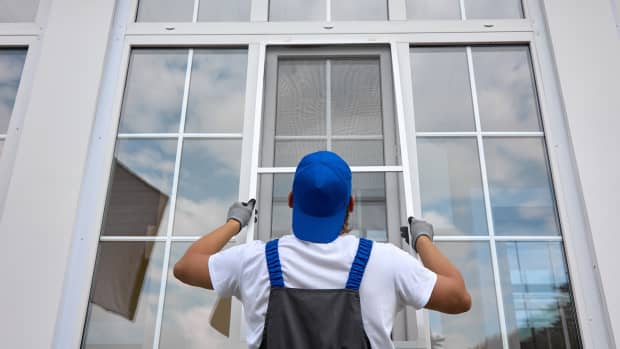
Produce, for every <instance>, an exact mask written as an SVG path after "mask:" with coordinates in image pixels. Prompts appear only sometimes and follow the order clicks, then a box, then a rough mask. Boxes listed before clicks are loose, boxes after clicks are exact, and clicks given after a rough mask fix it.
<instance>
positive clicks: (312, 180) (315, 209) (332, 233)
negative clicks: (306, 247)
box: [293, 151, 351, 243]
mask: <svg viewBox="0 0 620 349" xmlns="http://www.w3.org/2000/svg"><path fill="white" fill-rule="evenodd" d="M350 198H351V169H350V168H349V165H347V163H346V162H345V161H344V160H343V159H342V158H341V157H340V156H338V155H337V154H336V153H332V152H330V151H318V152H315V153H311V154H308V155H306V156H304V157H303V159H301V161H300V162H299V164H298V165H297V169H296V170H295V178H294V179H293V234H295V236H296V237H297V238H298V239H300V240H305V241H309V242H319V243H328V242H332V241H334V240H335V239H336V238H337V237H338V235H339V234H340V231H341V230H342V226H343V224H344V218H345V216H346V214H347V208H348V206H349V200H350Z"/></svg>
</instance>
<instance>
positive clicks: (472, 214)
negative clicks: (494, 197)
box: [418, 137, 487, 235]
mask: <svg viewBox="0 0 620 349" xmlns="http://www.w3.org/2000/svg"><path fill="white" fill-rule="evenodd" d="M418 163H419V171H420V196H421V199H422V215H423V216H424V218H426V219H428V220H429V221H430V222H432V223H433V225H434V227H435V231H436V232H437V234H439V235H477V234H487V222H486V213H485V212H486V211H485V208H484V195H483V192H482V178H481V175H480V160H479V158H478V148H477V144H476V140H475V139H474V138H434V137H433V138H418Z"/></svg>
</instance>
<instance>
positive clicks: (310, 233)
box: [293, 205, 347, 243]
mask: <svg viewBox="0 0 620 349" xmlns="http://www.w3.org/2000/svg"><path fill="white" fill-rule="evenodd" d="M346 213H347V206H346V205H345V207H344V208H343V209H342V210H341V211H339V212H337V213H336V214H334V215H331V216H327V217H316V216H311V215H308V214H306V213H305V212H303V211H302V210H301V209H299V208H296V207H295V206H293V234H295V236H296V237H297V238H298V239H300V240H304V241H309V242H317V243H328V242H332V241H334V240H336V238H337V237H338V235H340V231H341V230H342V226H343V224H344V217H345V215H346Z"/></svg>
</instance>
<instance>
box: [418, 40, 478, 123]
mask: <svg viewBox="0 0 620 349" xmlns="http://www.w3.org/2000/svg"><path fill="white" fill-rule="evenodd" d="M411 78H412V81H413V105H414V111H415V122H416V130H417V131H421V132H433V131H473V130H474V108H473V104H472V97H471V86H470V83H469V68H468V65H467V54H466V53H465V48H464V47H416V48H412V49H411Z"/></svg>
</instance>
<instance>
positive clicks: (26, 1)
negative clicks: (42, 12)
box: [0, 0, 39, 23]
mask: <svg viewBox="0 0 620 349" xmlns="http://www.w3.org/2000/svg"><path fill="white" fill-rule="evenodd" d="M38 8H39V0H3V1H2V2H0V23H18V22H34V20H35V18H36V16H37V10H38Z"/></svg>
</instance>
